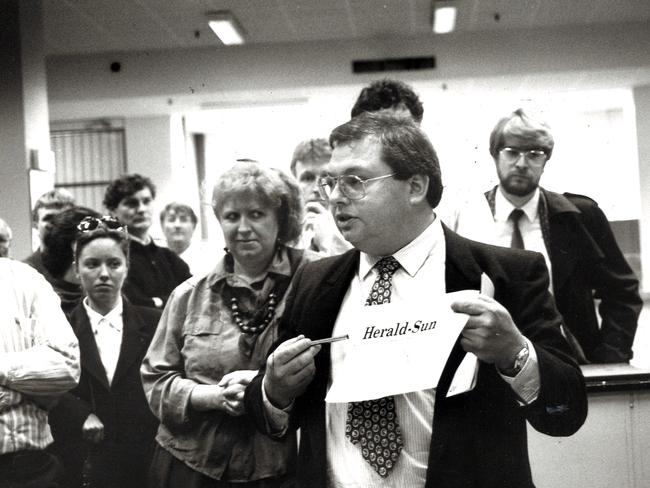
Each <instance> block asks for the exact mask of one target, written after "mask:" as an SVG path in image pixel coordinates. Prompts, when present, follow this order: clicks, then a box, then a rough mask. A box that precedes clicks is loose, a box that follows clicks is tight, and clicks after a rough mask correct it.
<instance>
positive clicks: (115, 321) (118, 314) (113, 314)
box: [82, 296, 124, 334]
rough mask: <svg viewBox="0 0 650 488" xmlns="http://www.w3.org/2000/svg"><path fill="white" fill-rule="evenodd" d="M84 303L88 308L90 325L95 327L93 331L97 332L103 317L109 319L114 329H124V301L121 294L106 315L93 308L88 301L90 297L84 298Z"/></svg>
mask: <svg viewBox="0 0 650 488" xmlns="http://www.w3.org/2000/svg"><path fill="white" fill-rule="evenodd" d="M82 303H83V305H84V308H85V309H86V314H88V319H89V320H90V326H91V327H92V329H93V333H95V334H96V333H97V329H98V327H99V323H100V321H101V320H102V319H103V320H105V321H108V322H109V323H110V324H111V326H112V327H113V328H114V329H116V330H118V331H120V332H121V331H122V311H123V309H124V303H123V302H122V297H121V296H119V297H117V303H116V304H115V307H114V308H113V310H111V311H110V312H108V313H107V314H106V315H102V314H100V313H99V312H96V311H95V310H93V309H92V307H91V306H90V303H89V302H88V297H86V298H84V299H83V302H82Z"/></svg>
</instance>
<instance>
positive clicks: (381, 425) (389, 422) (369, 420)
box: [345, 256, 403, 478]
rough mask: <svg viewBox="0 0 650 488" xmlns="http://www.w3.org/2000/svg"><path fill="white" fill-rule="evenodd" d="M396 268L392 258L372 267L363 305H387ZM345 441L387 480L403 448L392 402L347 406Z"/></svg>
mask: <svg viewBox="0 0 650 488" xmlns="http://www.w3.org/2000/svg"><path fill="white" fill-rule="evenodd" d="M399 266H400V265H399V263H398V262H397V260H396V259H395V258H394V257H393V256H388V257H385V258H382V259H380V260H379V261H378V262H377V264H375V268H377V278H376V279H375V282H374V283H373V285H372V290H371V292H370V296H369V297H368V299H367V300H366V305H379V304H382V303H388V302H390V294H391V286H392V282H391V280H392V278H393V275H394V274H395V271H397V270H398V268H399ZM345 437H347V438H348V440H349V441H350V442H352V444H355V445H356V444H360V445H361V456H362V457H363V459H365V460H366V462H367V463H369V464H370V466H372V468H373V469H374V470H375V471H377V473H378V474H379V476H381V477H382V478H385V477H386V476H388V475H389V474H390V471H391V470H392V469H393V466H395V462H396V461H397V459H398V457H399V454H400V452H401V451H402V447H403V443H402V432H401V429H400V426H399V423H398V422H397V415H396V413H395V399H394V398H393V397H392V396H388V397H384V398H378V399H377V400H367V401H363V402H351V403H349V404H348V415H347V420H346V423H345Z"/></svg>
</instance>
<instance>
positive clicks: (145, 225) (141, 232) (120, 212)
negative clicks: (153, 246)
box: [112, 187, 153, 238]
mask: <svg viewBox="0 0 650 488" xmlns="http://www.w3.org/2000/svg"><path fill="white" fill-rule="evenodd" d="M152 211H153V197H152V196H151V190H149V188H147V187H144V188H143V189H142V190H139V191H137V192H135V193H134V194H133V195H129V196H128V197H124V198H123V199H122V200H120V203H118V204H117V207H116V208H115V210H113V212H112V213H113V216H114V217H115V218H116V219H118V220H119V221H120V222H121V223H122V224H123V225H126V226H127V227H128V229H129V233H130V234H133V235H134V236H136V237H140V238H144V237H146V236H147V234H148V232H149V227H151V214H152Z"/></svg>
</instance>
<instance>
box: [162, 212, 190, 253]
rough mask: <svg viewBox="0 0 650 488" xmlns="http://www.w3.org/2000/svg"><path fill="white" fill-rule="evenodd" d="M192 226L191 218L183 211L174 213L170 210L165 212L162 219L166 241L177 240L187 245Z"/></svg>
mask: <svg viewBox="0 0 650 488" xmlns="http://www.w3.org/2000/svg"><path fill="white" fill-rule="evenodd" d="M194 228H195V225H194V222H192V218H191V217H190V216H189V215H188V214H186V213H185V212H180V213H176V212H174V211H173V210H171V211H169V212H167V214H166V215H165V218H164V219H163V221H162V230H163V233H164V234H165V239H167V243H172V242H177V243H179V244H186V245H189V243H190V241H191V240H192V234H193V233H194Z"/></svg>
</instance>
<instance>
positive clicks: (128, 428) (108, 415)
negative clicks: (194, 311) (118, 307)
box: [50, 299, 160, 488]
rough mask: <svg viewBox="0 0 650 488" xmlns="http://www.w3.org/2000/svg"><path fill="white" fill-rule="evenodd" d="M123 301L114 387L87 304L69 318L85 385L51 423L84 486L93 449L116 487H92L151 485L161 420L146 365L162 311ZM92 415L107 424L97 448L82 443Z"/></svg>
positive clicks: (96, 471)
mask: <svg viewBox="0 0 650 488" xmlns="http://www.w3.org/2000/svg"><path fill="white" fill-rule="evenodd" d="M123 303H124V308H123V314H122V320H123V324H124V332H123V335H122V346H121V349H120V356H119V360H118V362H117V366H116V369H115V374H114V375H113V381H112V383H111V384H110V385H109V384H108V378H107V377H106V372H105V370H104V366H103V364H102V361H101V358H100V356H99V351H98V349H97V344H96V342H95V336H94V334H93V331H92V328H91V325H90V320H89V319H88V314H87V313H86V310H85V309H84V306H83V304H79V305H78V306H77V307H76V308H75V309H74V310H73V312H72V313H71V314H70V316H69V317H68V319H69V320H70V323H71V324H72V328H73V329H74V332H75V334H76V335H77V338H78V340H79V350H80V352H81V378H80V381H79V385H78V386H77V387H76V388H75V389H74V390H72V391H70V392H69V393H68V394H66V395H64V396H63V397H62V399H61V402H60V403H59V405H57V407H56V408H55V409H54V410H53V411H52V413H51V415H50V423H51V424H52V428H53V434H54V436H55V449H56V452H57V454H58V455H61V456H62V458H63V461H64V464H65V463H66V461H67V463H68V464H69V466H66V468H67V469H68V470H70V471H72V472H71V473H69V474H71V475H72V480H70V481H69V482H70V483H76V482H78V477H79V475H80V469H81V463H82V462H83V460H84V458H85V457H86V455H87V453H88V452H89V451H88V448H89V447H90V452H91V455H90V458H89V459H90V462H91V464H93V475H94V476H96V477H97V478H99V479H101V480H102V481H103V482H104V483H105V482H107V481H108V480H113V484H107V485H106V484H104V483H102V484H99V485H98V484H91V486H124V487H134V488H142V487H143V486H144V483H145V476H144V475H145V474H146V472H147V469H148V467H149V463H150V460H151V454H152V452H153V446H154V438H155V435H156V429H157V427H158V420H157V419H156V418H155V417H154V415H153V414H152V413H151V411H150V410H149V406H148V403H147V400H146V398H145V396H144V391H143V389H142V382H141V380H140V365H141V364H142V359H143V357H144V355H145V353H146V352H147V348H148V347H149V343H150V342H151V338H152V337H153V334H154V332H155V330H156V327H157V325H158V320H159V319H160V311H158V310H155V309H151V308H147V307H139V306H135V305H132V304H130V303H129V302H128V301H127V300H126V299H124V301H123ZM91 413H94V414H95V415H96V416H97V417H99V419H100V420H101V421H102V423H103V424H104V440H103V441H101V442H100V443H99V444H96V445H92V446H90V444H89V443H87V442H85V441H82V439H81V428H82V426H83V424H84V422H85V421H86V418H87V417H88V415H89V414H91ZM73 446H74V447H73ZM73 451H75V452H73ZM70 464H72V466H70ZM74 478H77V479H74Z"/></svg>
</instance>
